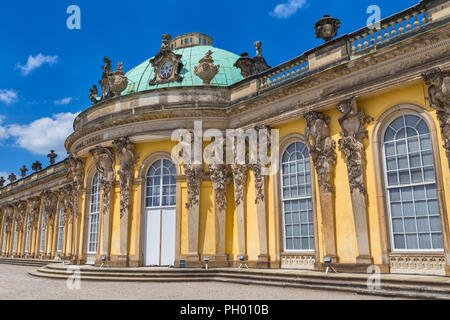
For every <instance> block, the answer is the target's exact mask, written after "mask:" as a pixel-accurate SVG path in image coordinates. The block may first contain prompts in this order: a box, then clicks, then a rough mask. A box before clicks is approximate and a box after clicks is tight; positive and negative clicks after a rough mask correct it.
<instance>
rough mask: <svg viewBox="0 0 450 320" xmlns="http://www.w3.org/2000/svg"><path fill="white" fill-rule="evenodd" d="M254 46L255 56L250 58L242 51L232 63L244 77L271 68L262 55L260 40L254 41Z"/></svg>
mask: <svg viewBox="0 0 450 320" xmlns="http://www.w3.org/2000/svg"><path fill="white" fill-rule="evenodd" d="M254 46H255V49H256V56H255V57H254V58H250V57H249V55H248V53H247V52H244V53H242V54H241V57H240V58H239V59H238V60H237V61H236V63H235V64H234V66H235V67H236V68H239V69H241V75H242V76H243V77H244V78H247V77H250V76H253V75H256V74H259V73H262V72H264V71H266V70H268V69H270V68H271V67H270V66H269V65H268V64H267V62H266V60H265V59H264V57H263V55H262V42H261V41H256V42H255V43H254Z"/></svg>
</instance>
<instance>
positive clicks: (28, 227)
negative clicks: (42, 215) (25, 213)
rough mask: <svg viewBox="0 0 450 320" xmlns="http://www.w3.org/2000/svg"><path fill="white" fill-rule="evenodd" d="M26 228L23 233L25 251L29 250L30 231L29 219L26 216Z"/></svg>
mask: <svg viewBox="0 0 450 320" xmlns="http://www.w3.org/2000/svg"><path fill="white" fill-rule="evenodd" d="M26 223H27V228H26V233H25V253H29V252H30V232H31V219H30V218H29V217H28V218H26Z"/></svg>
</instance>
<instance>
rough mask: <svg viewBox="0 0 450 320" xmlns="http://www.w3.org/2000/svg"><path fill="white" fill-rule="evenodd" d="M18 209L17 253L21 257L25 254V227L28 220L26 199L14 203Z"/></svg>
mask: <svg viewBox="0 0 450 320" xmlns="http://www.w3.org/2000/svg"><path fill="white" fill-rule="evenodd" d="M14 206H15V209H16V223H17V240H16V241H17V246H16V254H17V255H18V256H19V257H22V256H23V250H22V248H23V235H24V232H23V227H24V225H25V221H26V215H27V202H26V201H18V202H16V203H15V204H14Z"/></svg>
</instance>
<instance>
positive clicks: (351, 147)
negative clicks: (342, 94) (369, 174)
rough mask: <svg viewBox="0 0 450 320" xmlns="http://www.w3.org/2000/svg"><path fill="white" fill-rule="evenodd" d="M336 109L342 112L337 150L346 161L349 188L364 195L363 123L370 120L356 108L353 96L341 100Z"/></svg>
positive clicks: (365, 133) (365, 135) (365, 136)
mask: <svg viewBox="0 0 450 320" xmlns="http://www.w3.org/2000/svg"><path fill="white" fill-rule="evenodd" d="M337 109H338V110H339V111H340V112H341V113H342V115H341V116H340V117H339V123H340V125H341V128H342V132H341V133H340V134H341V137H342V138H341V139H340V140H339V150H341V151H343V152H344V154H345V161H346V163H347V171H348V178H349V181H350V190H351V192H353V191H354V190H356V189H358V190H359V191H360V192H361V194H363V195H366V194H367V190H366V188H365V184H364V176H363V167H364V164H365V153H364V144H363V140H364V138H368V132H367V130H366V129H365V128H364V124H366V123H369V122H370V121H371V118H370V117H367V116H366V115H365V114H364V112H363V111H362V110H358V107H357V105H356V101H355V99H354V98H352V99H349V100H345V101H342V102H341V103H339V104H338V106H337Z"/></svg>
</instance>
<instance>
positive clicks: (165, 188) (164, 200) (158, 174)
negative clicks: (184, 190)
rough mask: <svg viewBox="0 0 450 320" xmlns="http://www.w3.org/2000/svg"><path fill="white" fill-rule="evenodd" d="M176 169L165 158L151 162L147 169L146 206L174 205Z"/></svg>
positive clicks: (161, 206)
mask: <svg viewBox="0 0 450 320" xmlns="http://www.w3.org/2000/svg"><path fill="white" fill-rule="evenodd" d="M175 174H176V169H175V166H174V165H173V163H172V162H171V161H170V160H167V159H161V160H158V161H156V162H155V163H153V164H152V165H151V166H150V168H149V169H148V171H147V175H146V180H147V186H146V196H145V204H146V207H147V208H163V207H174V206H175V205H176V181H175Z"/></svg>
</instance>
